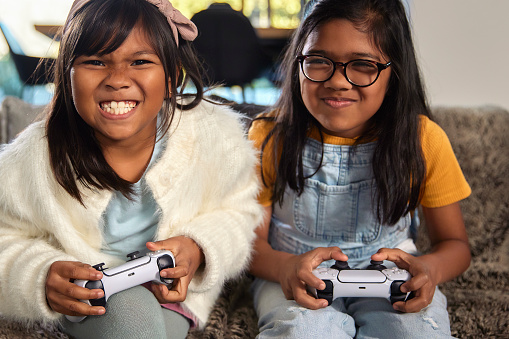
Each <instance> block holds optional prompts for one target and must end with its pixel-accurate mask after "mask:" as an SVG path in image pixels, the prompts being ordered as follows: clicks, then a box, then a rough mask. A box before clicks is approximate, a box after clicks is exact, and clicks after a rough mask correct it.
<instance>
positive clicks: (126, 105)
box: [101, 101, 136, 115]
mask: <svg viewBox="0 0 509 339" xmlns="http://www.w3.org/2000/svg"><path fill="white" fill-rule="evenodd" d="M134 107H136V102H135V101H109V102H103V103H101V108H102V109H103V110H104V111H105V112H107V113H111V114H114V115H122V114H126V113H127V112H129V111H131V110H132V109H133V108H134Z"/></svg>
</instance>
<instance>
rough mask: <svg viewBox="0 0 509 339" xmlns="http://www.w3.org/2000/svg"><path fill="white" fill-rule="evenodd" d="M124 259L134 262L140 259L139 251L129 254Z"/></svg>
mask: <svg viewBox="0 0 509 339" xmlns="http://www.w3.org/2000/svg"><path fill="white" fill-rule="evenodd" d="M126 257H128V258H129V261H131V260H134V259H138V258H139V257H140V251H134V252H131V253H129V254H128V255H127V256H126Z"/></svg>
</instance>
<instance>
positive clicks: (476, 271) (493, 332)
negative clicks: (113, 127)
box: [0, 97, 509, 339]
mask: <svg viewBox="0 0 509 339" xmlns="http://www.w3.org/2000/svg"><path fill="white" fill-rule="evenodd" d="M234 108H236V109H238V110H240V111H243V113H245V114H248V115H253V114H255V113H256V112H258V111H259V110H260V109H262V108H261V107H257V106H244V105H237V106H234ZM40 112H42V107H35V106H32V105H29V104H27V103H25V102H22V101H20V100H19V99H16V98H11V97H8V98H6V99H5V100H4V101H3V103H2V106H1V110H0V119H1V120H0V122H1V124H0V126H1V129H0V133H1V134H0V141H2V142H7V141H8V140H10V139H12V138H13V137H14V136H15V134H16V133H17V132H18V131H19V130H20V129H21V128H23V127H24V126H25V125H26V124H27V123H29V122H30V121H31V120H32V119H34V117H36V116H37V115H38V114H39V113H40ZM433 114H434V118H435V120H436V121H437V122H438V123H439V124H440V125H441V126H442V128H443V129H444V130H445V131H446V133H447V134H448V136H449V139H450V140H451V143H452V146H453V149H454V151H455V153H456V156H457V158H458V161H459V163H460V165H461V167H462V169H463V171H464V174H465V176H466V178H467V181H468V182H469V183H470V185H471V187H472V195H471V196H470V197H469V198H468V199H465V200H464V201H462V202H461V207H462V210H463V216H464V219H465V225H466V227H467V231H468V234H469V240H470V245H471V251H472V263H471V265H470V267H469V269H468V270H467V271H466V272H465V273H464V274H463V275H461V276H460V277H458V278H456V279H454V280H452V281H449V282H447V283H445V284H443V285H441V290H442V291H443V292H444V293H445V295H446V296H447V298H448V310H449V314H450V319H451V329H452V334H453V335H454V336H455V337H458V338H509V112H508V111H506V110H504V109H502V108H500V107H494V106H482V107H434V108H433ZM425 233H426V228H425V225H423V226H422V227H420V229H419V236H418V242H417V245H418V247H419V249H421V250H423V251H426V250H427V249H429V243H428V242H427V241H426V237H425ZM250 279H251V278H250V277H249V276H247V275H244V276H243V277H241V278H239V279H237V280H235V281H230V282H228V283H227V284H226V285H225V286H224V290H223V293H222V295H221V297H220V298H219V299H218V300H217V303H216V305H215V307H214V309H213V311H212V314H211V316H210V319H209V321H208V323H207V325H206V326H205V328H204V329H203V330H202V331H199V330H196V329H195V330H192V331H191V332H190V333H189V335H188V338H189V339H198V338H253V337H255V336H256V334H257V318H256V314H255V311H254V309H253V303H252V299H251V295H250V294H249V284H250V281H251V280H250ZM0 338H9V339H14V338H61V339H64V338H68V336H67V335H65V334H63V333H61V332H60V331H59V330H58V329H57V328H56V327H55V326H54V325H49V324H41V323H35V324H29V325H27V324H22V323H17V322H13V321H11V320H9V319H6V318H4V317H2V316H1V315H0Z"/></svg>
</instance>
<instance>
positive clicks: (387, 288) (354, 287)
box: [308, 260, 412, 305]
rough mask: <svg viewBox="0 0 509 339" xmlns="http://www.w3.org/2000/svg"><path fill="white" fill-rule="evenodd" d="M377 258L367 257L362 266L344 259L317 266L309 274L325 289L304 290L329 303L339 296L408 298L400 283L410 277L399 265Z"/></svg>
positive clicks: (398, 299) (395, 299) (390, 299)
mask: <svg viewBox="0 0 509 339" xmlns="http://www.w3.org/2000/svg"><path fill="white" fill-rule="evenodd" d="M382 263H383V262H381V261H373V260H372V261H371V265H369V266H368V267H367V268H366V269H365V270H359V269H351V268H350V267H349V266H348V263H347V262H346V261H336V263H335V264H334V265H333V266H331V267H330V268H317V269H315V270H313V274H314V275H315V276H316V277H318V278H320V279H322V280H323V282H325V289H323V290H316V289H315V288H311V287H309V286H308V291H309V292H310V293H311V294H312V295H313V296H314V297H315V298H317V299H326V300H327V302H328V303H329V305H330V304H331V303H332V302H333V301H334V300H335V299H337V298H341V297H380V298H387V299H388V300H389V301H390V302H391V303H392V304H394V303H395V302H397V301H406V300H408V299H410V298H412V295H411V294H410V292H408V293H403V292H401V290H400V287H401V285H402V284H403V283H405V282H406V281H408V280H409V279H410V278H411V275H410V273H408V272H407V271H406V270H404V269H400V268H397V267H395V268H386V267H385V266H384V265H382Z"/></svg>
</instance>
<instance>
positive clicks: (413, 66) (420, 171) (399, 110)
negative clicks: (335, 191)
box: [262, 0, 431, 225]
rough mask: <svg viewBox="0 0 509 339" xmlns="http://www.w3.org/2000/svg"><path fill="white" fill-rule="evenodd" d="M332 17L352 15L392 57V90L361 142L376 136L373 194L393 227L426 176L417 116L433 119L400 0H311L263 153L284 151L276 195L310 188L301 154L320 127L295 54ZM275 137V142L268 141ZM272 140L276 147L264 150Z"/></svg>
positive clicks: (285, 64)
mask: <svg viewBox="0 0 509 339" xmlns="http://www.w3.org/2000/svg"><path fill="white" fill-rule="evenodd" d="M334 19H346V20H348V21H350V22H352V23H353V24H354V25H355V27H356V28H357V29H359V30H360V31H362V32H365V33H367V34H368V35H369V36H370V37H371V39H372V41H373V43H374V45H375V46H377V47H378V48H379V50H380V52H381V53H382V54H383V55H384V56H386V57H387V58H388V60H390V61H391V77H390V81H389V85H388V92H387V94H386V96H385V98H384V101H383V103H382V105H381V107H380V109H379V110H378V111H377V112H376V113H375V115H374V116H373V117H372V118H371V121H370V128H368V129H367V130H366V131H365V132H364V133H363V135H361V136H359V138H358V139H357V141H356V144H359V143H363V142H366V141H368V140H374V139H376V140H377V143H376V150H375V152H374V156H373V173H374V177H375V181H376V187H377V190H376V192H377V193H376V196H375V197H373V199H374V202H375V206H376V211H375V212H376V215H377V218H378V220H379V221H380V222H381V223H383V224H389V225H393V224H395V223H396V222H397V221H398V220H399V219H400V218H401V217H402V216H403V215H405V214H406V213H408V212H409V211H412V210H414V209H415V208H416V207H417V205H418V204H419V201H420V197H421V194H422V192H421V191H422V187H423V181H424V180H425V177H426V166H425V160H424V158H423V155H422V150H421V143H420V119H419V114H422V115H426V116H428V117H431V113H430V110H429V107H428V105H427V102H426V96H425V91H424V88H423V84H422V81H421V76H420V72H419V68H418V66H417V61H416V56H415V51H414V46H413V42H412V37H411V32H410V25H409V23H408V20H407V17H406V13H405V9H404V7H403V5H402V4H401V2H400V1H399V0H312V1H311V2H310V3H308V8H307V10H306V14H305V16H304V18H303V20H302V21H301V24H300V26H299V27H298V29H297V30H296V32H295V33H294V35H293V37H292V39H291V42H290V45H289V47H288V49H287V50H286V53H285V55H284V58H283V61H282V63H281V70H280V72H281V77H282V78H283V82H282V92H281V95H280V97H279V99H278V101H277V102H276V104H275V112H276V114H275V117H274V118H273V120H274V121H275V124H274V127H273V129H272V130H271V131H270V132H269V134H268V135H267V137H266V139H265V141H264V142H263V144H262V150H263V151H264V152H265V151H269V152H274V154H276V155H278V154H280V157H278V156H275V157H274V158H275V159H276V160H275V166H276V168H277V170H276V182H275V186H274V191H273V197H272V198H273V199H272V200H273V201H274V202H278V203H279V204H282V202H283V198H284V192H285V190H286V187H287V186H289V187H290V188H291V189H292V190H294V191H296V192H297V193H298V194H301V193H302V191H303V189H304V180H305V179H306V178H305V176H304V173H303V166H302V153H303V149H304V146H305V143H306V137H307V135H308V132H309V130H310V128H311V127H312V126H316V127H318V128H319V129H320V125H319V123H318V122H317V121H316V120H315V119H314V118H313V116H312V115H311V114H310V113H309V112H308V110H307V108H306V106H305V105H304V103H303V101H302V97H301V95H300V84H299V68H298V62H297V61H296V59H295V58H296V56H298V55H301V54H302V50H303V48H304V44H305V43H306V39H307V37H308V36H309V35H310V34H311V33H312V32H313V31H315V30H317V29H318V27H319V26H320V25H323V24H324V23H326V22H329V21H330V20H334ZM272 138H273V142H270V143H269V141H270V140H271V139H272ZM269 144H271V145H273V149H272V147H269V148H271V149H267V150H266V149H265V148H266V147H267V145H269ZM353 151H355V147H354V148H353ZM262 160H263V157H262Z"/></svg>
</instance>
